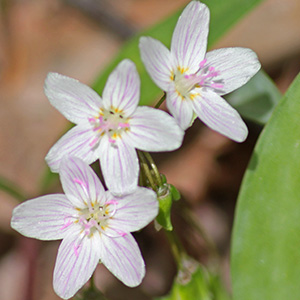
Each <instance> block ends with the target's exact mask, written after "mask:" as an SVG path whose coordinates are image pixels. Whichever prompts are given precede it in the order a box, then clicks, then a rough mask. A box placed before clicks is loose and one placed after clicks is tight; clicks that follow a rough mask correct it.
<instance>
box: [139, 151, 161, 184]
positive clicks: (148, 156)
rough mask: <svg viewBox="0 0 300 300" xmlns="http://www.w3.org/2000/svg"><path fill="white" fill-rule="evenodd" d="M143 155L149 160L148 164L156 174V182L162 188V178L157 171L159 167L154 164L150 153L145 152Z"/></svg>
mask: <svg viewBox="0 0 300 300" xmlns="http://www.w3.org/2000/svg"><path fill="white" fill-rule="evenodd" d="M143 154H144V156H145V157H146V159H147V160H148V162H149V163H150V165H151V168H152V170H153V172H154V175H155V178H156V182H157V184H158V186H162V181H161V177H160V174H159V171H158V169H157V166H156V164H155V163H154V160H153V158H152V157H151V155H150V154H149V153H148V152H143Z"/></svg>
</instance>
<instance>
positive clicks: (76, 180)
mask: <svg viewBox="0 0 300 300" xmlns="http://www.w3.org/2000/svg"><path fill="white" fill-rule="evenodd" d="M73 180H74V182H76V183H79V184H80V185H82V186H84V187H85V188H86V184H85V183H84V182H83V181H82V180H80V179H78V178H74V179H73Z"/></svg>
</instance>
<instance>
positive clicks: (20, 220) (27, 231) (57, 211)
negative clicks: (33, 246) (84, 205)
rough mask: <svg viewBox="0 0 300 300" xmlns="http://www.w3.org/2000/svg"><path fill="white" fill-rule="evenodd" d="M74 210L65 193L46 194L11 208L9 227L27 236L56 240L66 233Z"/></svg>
mask: <svg viewBox="0 0 300 300" xmlns="http://www.w3.org/2000/svg"><path fill="white" fill-rule="evenodd" d="M74 212H75V209H74V207H73V205H72V203H71V202H70V201H69V200H68V199H67V197H66V196H65V195H63V194H53V195H46V196H42V197H38V198H35V199H31V200H28V201H26V202H23V203H22V204H20V205H18V206H17V207H16V208H15V209H14V210H13V215H12V220H11V227H12V228H13V229H15V230H17V231H18V232H20V233H21V234H23V235H25V236H27V237H31V238H36V239H40V240H58V239H61V238H63V237H64V236H65V235H66V231H67V230H68V229H69V228H68V227H69V225H70V224H71V223H70V221H71V216H72V214H73V213H74Z"/></svg>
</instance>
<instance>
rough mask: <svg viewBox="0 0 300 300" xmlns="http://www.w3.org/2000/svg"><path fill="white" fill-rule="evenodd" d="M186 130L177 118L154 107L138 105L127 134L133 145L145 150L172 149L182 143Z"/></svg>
mask: <svg viewBox="0 0 300 300" xmlns="http://www.w3.org/2000/svg"><path fill="white" fill-rule="evenodd" d="M183 135H184V132H183V131H182V129H181V128H180V127H179V126H178V125H177V123H176V121H175V119H174V118H173V117H171V116H170V115H168V114H167V113H166V112H164V111H162V110H158V109H154V108H152V107H138V108H137V110H136V112H135V113H134V115H133V116H132V118H131V120H130V131H129V132H128V133H127V135H126V141H128V142H129V143H130V144H131V145H132V146H133V147H135V148H137V149H140V150H143V151H154V152H155V151H172V150H175V149H177V148H179V147H180V146H181V144H182V139H183Z"/></svg>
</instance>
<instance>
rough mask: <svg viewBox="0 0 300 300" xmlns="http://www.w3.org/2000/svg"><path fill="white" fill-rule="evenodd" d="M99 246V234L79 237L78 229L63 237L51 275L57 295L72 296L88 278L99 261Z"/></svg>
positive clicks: (64, 297)
mask: <svg viewBox="0 0 300 300" xmlns="http://www.w3.org/2000/svg"><path fill="white" fill-rule="evenodd" d="M101 247H102V245H101V240H100V236H99V234H95V235H93V237H92V238H88V237H86V236H85V237H83V238H80V236H79V231H78V232H74V233H73V234H72V235H68V236H67V237H66V238H64V239H63V241H62V243H61V244H60V246H59V249H58V254H57V258H56V263H55V268H54V275H53V287H54V290H55V292H56V293H57V295H58V296H59V297H61V298H63V299H69V298H71V297H73V296H74V295H75V293H76V292H77V291H78V290H79V289H80V288H81V287H82V286H83V285H84V284H85V283H86V282H87V281H88V280H89V279H90V277H91V276H92V274H93V272H94V271H95V269H96V266H97V264H98V263H99V259H100V256H101Z"/></svg>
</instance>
